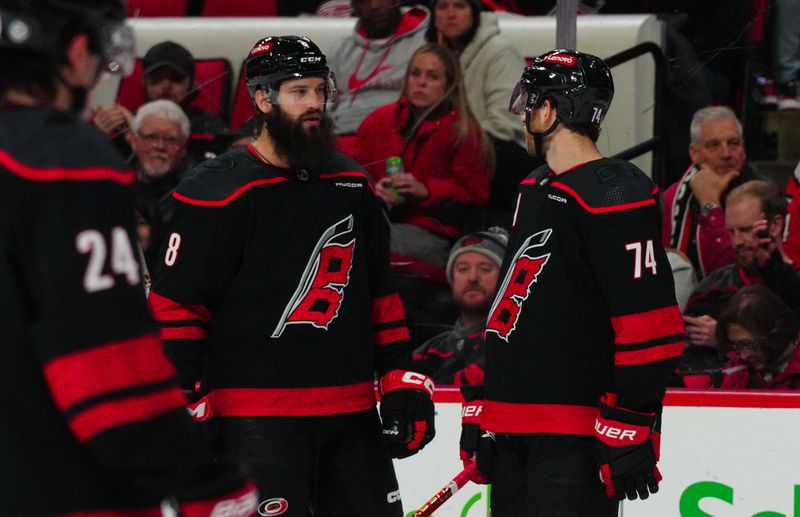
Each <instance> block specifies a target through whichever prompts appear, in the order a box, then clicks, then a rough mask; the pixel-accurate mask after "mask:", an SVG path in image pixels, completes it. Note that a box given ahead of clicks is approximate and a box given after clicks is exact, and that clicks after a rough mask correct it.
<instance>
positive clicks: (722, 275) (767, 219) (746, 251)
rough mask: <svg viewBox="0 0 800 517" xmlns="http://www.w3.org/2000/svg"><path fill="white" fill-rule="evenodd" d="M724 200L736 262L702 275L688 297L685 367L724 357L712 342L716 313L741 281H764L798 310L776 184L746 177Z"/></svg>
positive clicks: (797, 278) (798, 289)
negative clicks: (704, 275)
mask: <svg viewBox="0 0 800 517" xmlns="http://www.w3.org/2000/svg"><path fill="white" fill-rule="evenodd" d="M725 201H726V203H725V226H726V228H727V229H728V233H729V234H730V238H731V244H732V246H733V250H734V252H735V255H736V262H734V263H733V264H730V265H728V266H725V267H722V268H720V269H717V270H716V271H714V272H713V273H711V274H710V275H708V276H706V277H705V278H704V279H703V280H702V281H701V282H700V284H699V285H698V286H697V288H696V289H695V291H694V292H693V293H692V296H691V297H690V298H689V302H688V303H687V306H686V310H685V311H684V314H685V316H684V323H685V324H686V333H687V337H688V341H689V343H690V345H689V349H688V350H687V351H686V353H685V354H684V361H685V362H686V364H685V366H687V367H688V369H692V368H694V369H697V367H698V366H699V365H701V364H702V365H703V366H704V367H716V366H721V365H722V364H721V363H720V364H716V362H717V361H723V360H724V357H719V354H718V351H717V348H716V345H717V342H716V338H715V331H716V327H717V316H718V315H719V312H720V310H721V309H722V307H723V306H724V305H725V303H726V302H727V301H728V300H729V299H730V298H731V297H732V296H733V295H734V294H735V293H736V292H737V291H738V290H739V289H741V288H742V287H744V286H745V285H750V284H764V285H766V286H767V287H769V288H770V289H772V290H773V291H774V292H775V293H777V294H778V296H780V297H781V298H782V299H783V300H784V301H785V302H786V303H787V304H789V306H790V307H791V308H792V309H793V310H795V311H798V310H800V273H798V271H797V270H795V268H794V266H793V265H792V263H791V260H790V259H788V258H787V257H786V255H785V254H784V252H783V240H782V236H783V228H784V223H785V220H786V200H785V199H784V198H783V196H781V194H780V189H779V188H778V186H777V185H775V184H774V183H772V182H771V181H762V180H752V181H748V182H746V183H743V184H742V185H739V186H738V187H736V188H734V189H733V190H731V191H730V193H729V194H728V196H727V197H726V198H725Z"/></svg>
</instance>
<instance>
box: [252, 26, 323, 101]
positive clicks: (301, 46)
mask: <svg viewBox="0 0 800 517" xmlns="http://www.w3.org/2000/svg"><path fill="white" fill-rule="evenodd" d="M309 76H310V77H321V78H323V79H325V82H326V100H327V102H334V101H335V100H336V81H335V79H334V77H333V73H332V72H331V71H330V68H328V62H327V59H326V58H325V54H323V53H322V51H321V50H320V49H319V47H318V46H317V45H316V44H315V43H314V42H313V41H311V40H310V39H308V38H306V37H304V36H274V37H269V38H264V39H261V40H259V41H258V42H256V44H255V45H253V48H252V49H251V50H250V53H249V54H248V55H247V59H246V61H245V80H246V81H247V88H248V90H250V96H251V97H253V98H254V99H255V93H256V90H262V91H263V92H264V95H265V96H266V98H267V101H268V102H277V95H276V93H277V91H278V89H279V88H280V85H281V83H282V82H283V81H286V80H288V79H299V78H301V77H309Z"/></svg>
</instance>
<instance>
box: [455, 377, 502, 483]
mask: <svg viewBox="0 0 800 517" xmlns="http://www.w3.org/2000/svg"><path fill="white" fill-rule="evenodd" d="M461 394H462V395H463V396H464V405H463V406H461V440H460V442H459V447H460V450H459V456H460V457H461V461H462V462H463V463H464V468H466V467H467V466H468V465H469V464H470V463H473V462H474V463H475V466H476V467H477V468H478V474H476V476H475V477H474V478H472V480H473V481H474V482H476V483H481V484H485V483H488V482H489V475H490V474H491V472H492V464H493V463H494V449H495V443H494V434H493V433H490V432H489V431H484V430H483V429H481V416H482V413H483V386H461Z"/></svg>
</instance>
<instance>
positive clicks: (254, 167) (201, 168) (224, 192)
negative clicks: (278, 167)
mask: <svg viewBox="0 0 800 517" xmlns="http://www.w3.org/2000/svg"><path fill="white" fill-rule="evenodd" d="M284 181H287V178H286V177H285V176H282V175H280V174H278V173H277V172H276V171H275V170H274V169H273V168H271V167H266V166H265V165H264V163H263V162H261V161H259V160H258V159H257V158H255V157H254V156H253V155H252V154H251V153H250V152H249V151H248V150H247V149H245V148H239V149H234V150H231V151H228V152H226V153H224V154H221V155H220V156H217V157H216V158H213V159H211V160H206V161H204V162H203V163H201V164H199V165H197V166H196V167H195V168H194V169H192V170H191V171H189V172H188V173H187V174H186V175H185V176H184V177H183V179H181V182H180V183H179V184H178V187H177V188H176V189H175V193H174V194H173V197H174V198H175V199H177V200H178V201H182V202H184V203H188V204H197V205H205V206H224V205H227V204H228V203H230V202H231V201H233V200H234V199H236V198H237V197H239V196H240V195H241V194H243V193H244V192H246V191H247V190H249V189H250V188H253V187H257V186H262V185H269V184H278V183H282V182H284Z"/></svg>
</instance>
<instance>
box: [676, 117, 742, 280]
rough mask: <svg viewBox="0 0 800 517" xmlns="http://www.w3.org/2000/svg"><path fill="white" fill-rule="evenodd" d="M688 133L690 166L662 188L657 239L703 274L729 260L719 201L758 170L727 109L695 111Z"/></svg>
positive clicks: (730, 249)
mask: <svg viewBox="0 0 800 517" xmlns="http://www.w3.org/2000/svg"><path fill="white" fill-rule="evenodd" d="M689 132H690V139H691V143H690V144H689V156H690V157H691V159H692V164H691V165H690V166H689V168H688V169H687V170H686V172H685V173H684V174H683V176H682V177H681V179H680V180H678V181H677V182H675V183H673V184H672V185H670V187H669V188H667V189H666V190H665V191H664V195H663V197H662V209H663V211H664V218H663V220H662V232H661V240H662V242H663V244H664V245H665V246H668V247H670V248H674V249H677V250H678V251H680V252H682V253H684V254H685V255H686V256H687V257H689V260H690V261H691V262H692V265H693V266H694V268H695V272H696V274H697V277H698V278H703V277H704V276H706V275H708V274H709V273H711V272H712V271H714V270H715V269H718V268H720V267H722V266H725V265H728V264H731V263H733V262H734V260H735V257H734V250H733V247H732V246H731V239H730V237H729V236H728V232H727V230H726V229H725V214H724V213H723V207H722V205H723V200H724V199H725V194H726V193H727V192H728V191H730V190H731V189H732V188H733V187H735V186H737V185H741V184H742V183H744V182H745V181H748V180H751V179H756V178H757V174H756V173H755V171H754V170H753V169H752V168H751V167H750V166H749V165H748V164H747V157H746V155H745V146H744V138H743V136H742V125H741V123H740V122H739V120H738V119H737V118H736V114H735V113H734V112H733V110H731V109H730V108H728V107H725V106H710V107H706V108H703V109H700V110H698V111H697V112H695V114H694V116H693V117H692V123H691V126H690V129H689Z"/></svg>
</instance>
